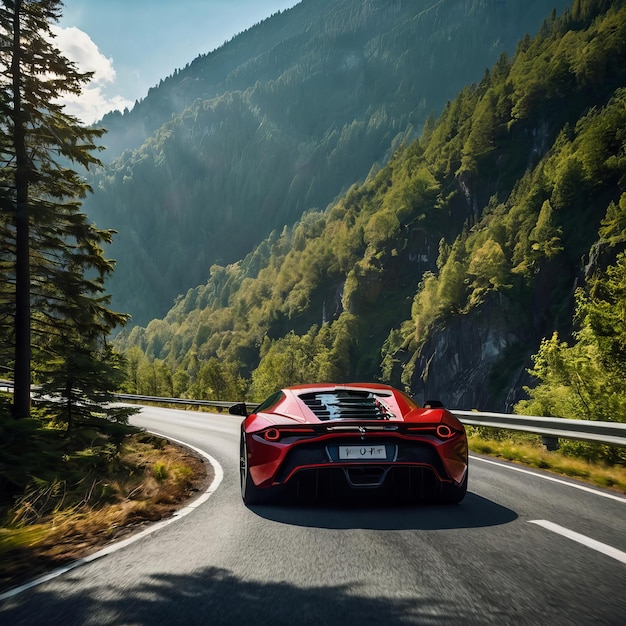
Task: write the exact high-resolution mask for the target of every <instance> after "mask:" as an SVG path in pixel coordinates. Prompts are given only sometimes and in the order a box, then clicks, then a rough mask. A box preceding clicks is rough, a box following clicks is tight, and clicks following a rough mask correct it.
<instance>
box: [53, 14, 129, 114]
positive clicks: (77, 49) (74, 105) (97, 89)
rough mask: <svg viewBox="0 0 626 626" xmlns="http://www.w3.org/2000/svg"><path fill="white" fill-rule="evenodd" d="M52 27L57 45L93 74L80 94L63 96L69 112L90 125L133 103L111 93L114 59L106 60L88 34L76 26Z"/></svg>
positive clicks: (113, 81) (80, 68)
mask: <svg viewBox="0 0 626 626" xmlns="http://www.w3.org/2000/svg"><path fill="white" fill-rule="evenodd" d="M51 30H52V32H53V34H54V35H55V39H54V44H55V46H56V47H57V48H58V49H59V50H60V51H61V52H62V53H63V55H64V56H65V57H67V58H68V59H69V60H70V61H73V62H74V63H76V65H77V67H78V69H79V70H80V71H81V72H93V73H94V75H93V78H92V79H91V81H90V82H89V83H88V84H87V85H85V86H84V87H83V90H82V93H81V94H80V96H74V95H71V94H67V95H65V96H63V98H61V100H60V101H61V102H62V103H63V104H64V105H65V111H66V112H67V113H70V114H71V115H75V116H76V117H77V118H79V119H80V120H81V121H82V122H83V123H85V124H91V123H93V122H95V121H97V120H99V119H101V118H102V116H103V115H104V114H105V113H108V112H109V111H113V110H115V109H118V110H120V111H122V110H123V109H124V108H125V107H129V108H131V107H132V106H133V102H131V101H130V100H127V99H126V98H124V97H123V96H121V95H116V94H114V93H113V95H111V93H112V90H113V91H114V88H115V68H114V67H113V59H107V58H106V57H105V56H104V55H103V54H102V53H101V52H100V50H99V49H98V46H97V45H96V44H95V43H94V42H93V41H92V40H91V38H90V37H89V35H88V34H87V33H85V32H83V31H82V30H79V29H78V28H75V27H70V28H60V27H59V26H55V25H53V26H52V28H51Z"/></svg>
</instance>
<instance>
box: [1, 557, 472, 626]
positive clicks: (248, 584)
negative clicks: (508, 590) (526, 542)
mask: <svg viewBox="0 0 626 626" xmlns="http://www.w3.org/2000/svg"><path fill="white" fill-rule="evenodd" d="M73 580H76V581H77V582H78V580H79V576H78V575H75V576H74V577H73ZM64 582H65V583H66V584H65V585H63V588H64V591H63V592H62V593H61V592H57V591H54V587H52V588H50V587H48V588H46V587H38V588H36V589H35V590H33V591H31V592H28V593H25V594H22V595H20V596H17V597H16V598H14V599H12V600H10V601H8V602H6V603H5V605H4V606H3V607H2V606H0V621H1V622H2V623H4V624H11V625H12V626H22V625H24V626H25V625H28V626H36V625H37V624H46V625H51V626H55V625H57V624H63V625H64V626H73V625H80V626H86V625H89V624H115V625H117V624H129V625H131V624H132V625H134V626H135V625H137V626H142V625H146V626H147V625H151V626H155V625H160V624H167V625H176V624H185V625H186V626H191V625H195V624H203V625H210V626H220V625H223V624H224V625H226V624H228V625H232V626H237V625H239V624H254V625H255V626H265V625H268V626H269V625H271V626H281V625H283V624H284V625H287V624H288V625H289V626H292V625H295V624H297V625H299V626H300V625H302V626H305V625H308V624H315V625H316V626H320V625H322V624H326V625H332V624H341V625H342V626H348V625H350V624H385V625H387V626H396V625H398V626H399V625H401V624H426V623H427V624H434V625H436V624H452V623H467V622H468V620H469V621H471V616H470V615H468V614H467V610H466V608H464V607H463V606H459V605H458V603H457V604H456V605H455V603H454V602H453V601H451V600H450V598H447V599H446V598H443V597H426V596H425V597H419V596H416V594H415V590H413V592H412V594H411V595H412V597H411V598H407V597H397V598H377V597H371V596H366V595H365V594H363V593H360V589H359V584H358V583H353V584H348V585H346V584H344V585H331V586H329V585H319V586H311V587H306V588H302V587H297V586H294V585H292V584H290V583H288V582H279V583H278V582H262V581H255V580H242V579H240V578H238V577H236V576H234V575H233V574H232V573H231V572H229V571H228V570H225V569H220V568H217V567H207V568H204V569H202V570H200V571H197V572H196V573H194V574H193V575H173V574H161V575H152V576H149V577H146V581H145V582H144V583H142V584H141V585H140V586H135V587H125V588H123V589H119V588H117V589H115V588H114V589H111V588H108V589H107V588H104V589H103V588H102V587H98V588H94V589H91V590H89V589H88V590H87V591H85V589H84V587H82V588H81V590H80V591H78V590H77V592H76V593H72V592H71V588H70V590H69V592H68V589H67V583H68V582H70V583H71V582H72V578H69V581H68V578H65V579H64ZM51 589H52V590H51ZM399 591H401V590H399Z"/></svg>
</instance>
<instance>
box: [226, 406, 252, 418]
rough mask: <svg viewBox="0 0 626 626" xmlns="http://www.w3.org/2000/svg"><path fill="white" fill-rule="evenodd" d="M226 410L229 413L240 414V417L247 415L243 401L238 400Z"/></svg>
mask: <svg viewBox="0 0 626 626" xmlns="http://www.w3.org/2000/svg"><path fill="white" fill-rule="evenodd" d="M228 412H229V413H230V414H231V415H241V416H242V417H248V409H246V403H245V402H238V403H237V404H233V405H232V406H231V407H229V408H228Z"/></svg>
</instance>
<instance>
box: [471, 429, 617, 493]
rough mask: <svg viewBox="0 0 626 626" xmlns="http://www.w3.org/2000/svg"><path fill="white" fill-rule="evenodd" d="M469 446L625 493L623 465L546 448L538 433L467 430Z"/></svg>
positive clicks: (482, 451) (480, 452) (488, 453)
mask: <svg viewBox="0 0 626 626" xmlns="http://www.w3.org/2000/svg"><path fill="white" fill-rule="evenodd" d="M469 447H470V450H471V451H472V452H476V453H478V454H485V455H487V456H493V457H499V458H502V459H506V460H507V461H514V462H516V463H521V464H523V465H527V466H529V467H535V468H537V469H541V470H545V471H548V472H553V473H555V474H560V475H562V476H570V477H571V478H576V479H579V480H583V481H585V482H588V483H590V484H593V485H596V486H597V487H602V488H605V489H611V490H614V491H617V492H619V493H626V467H624V466H621V465H615V466H608V465H600V464H596V463H589V462H587V461H585V460H583V459H577V458H573V457H571V456H566V455H564V454H562V453H560V452H559V451H558V450H555V451H551V452H549V451H548V450H546V449H545V448H544V447H543V446H542V445H541V442H540V440H539V438H538V437H535V438H531V437H528V438H526V440H524V438H520V437H515V436H512V437H511V438H509V439H485V438H484V437H481V436H480V435H478V434H471V432H470V433H469Z"/></svg>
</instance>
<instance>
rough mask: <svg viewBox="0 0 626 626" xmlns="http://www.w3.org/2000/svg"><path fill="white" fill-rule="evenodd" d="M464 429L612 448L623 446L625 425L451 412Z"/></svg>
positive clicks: (625, 444) (625, 431)
mask: <svg viewBox="0 0 626 626" xmlns="http://www.w3.org/2000/svg"><path fill="white" fill-rule="evenodd" d="M451 413H452V414H453V415H455V416H456V417H457V418H458V419H459V420H460V421H461V422H463V424H465V425H467V426H485V427H487V428H503V429H505V430H516V431H521V432H528V433H535V434H536V435H541V436H542V438H543V439H544V443H547V441H546V440H548V439H575V440H577V441H591V442H595V443H603V444H606V445H613V446H626V424H625V423H623V422H606V421H594V420H576V419H565V418H563V417H537V416H533V415H513V414H508V413H481V412H479V411H456V410H454V411H451Z"/></svg>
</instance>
